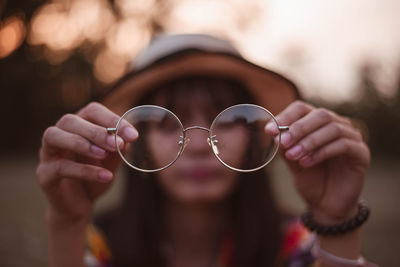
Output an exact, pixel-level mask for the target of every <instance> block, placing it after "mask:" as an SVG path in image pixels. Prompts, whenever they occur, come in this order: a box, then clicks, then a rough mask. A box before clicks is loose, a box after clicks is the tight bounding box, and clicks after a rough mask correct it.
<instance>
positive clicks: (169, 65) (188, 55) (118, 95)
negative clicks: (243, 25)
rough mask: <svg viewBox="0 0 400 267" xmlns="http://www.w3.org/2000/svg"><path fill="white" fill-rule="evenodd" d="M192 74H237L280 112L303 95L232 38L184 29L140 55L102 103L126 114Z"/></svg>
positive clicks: (257, 96) (263, 103)
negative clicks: (162, 87) (255, 60)
mask: <svg viewBox="0 0 400 267" xmlns="http://www.w3.org/2000/svg"><path fill="white" fill-rule="evenodd" d="M187 75H212V76H221V77H227V78H233V79H237V80H239V81H240V82H242V83H243V84H244V85H245V87H246V88H247V89H248V90H249V91H250V94H251V95H252V96H253V97H254V99H255V101H256V104H258V105H261V106H263V107H265V108H266V109H268V110H270V111H271V112H272V113H273V114H275V115H276V114H278V113H279V112H280V111H282V110H283V109H284V108H285V107H286V106H287V105H289V104H290V103H291V102H293V101H294V100H295V99H297V98H299V93H298V90H297V87H296V85H295V84H294V83H293V82H292V81H290V80H289V79H287V78H285V77H284V76H282V75H280V74H278V73H276V72H274V71H272V70H269V69H266V68H263V67H261V66H258V65H256V64H253V63H251V62H249V61H247V60H246V59H244V58H243V57H242V56H241V55H240V54H239V52H238V51H237V50H236V49H235V48H234V47H233V46H232V45H231V44H230V43H229V42H227V41H225V40H221V39H218V38H215V37H212V36H209V35H203V34H179V35H164V36H160V37H157V38H156V39H154V40H153V41H152V42H151V43H150V45H149V46H148V47H147V48H146V49H145V50H144V51H143V52H142V53H141V54H139V56H138V57H137V58H136V60H135V61H134V66H133V70H132V71H131V72H129V73H128V74H126V75H125V76H124V77H123V78H121V79H120V80H119V81H118V82H117V83H116V84H115V85H114V86H113V88H112V90H110V92H109V93H108V94H107V95H106V96H105V97H104V98H103V100H102V103H103V104H104V105H105V106H106V107H108V108H109V109H111V110H112V111H114V112H115V113H117V114H119V115H122V114H123V113H124V112H125V111H127V110H129V109H130V108H132V107H133V106H134V105H136V104H137V103H138V102H139V100H140V99H141V98H142V97H143V95H144V94H146V93H147V92H148V91H149V90H150V89H151V88H153V87H154V86H155V85H158V84H160V83H163V82H165V81H168V80H171V79H174V78H178V77H181V76H187ZM188 90H190V89H188Z"/></svg>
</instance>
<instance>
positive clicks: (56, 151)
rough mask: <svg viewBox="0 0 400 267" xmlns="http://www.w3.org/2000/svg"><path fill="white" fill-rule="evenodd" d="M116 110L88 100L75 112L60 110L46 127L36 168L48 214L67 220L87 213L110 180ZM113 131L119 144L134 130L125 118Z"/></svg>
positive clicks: (115, 157) (113, 167)
mask: <svg viewBox="0 0 400 267" xmlns="http://www.w3.org/2000/svg"><path fill="white" fill-rule="evenodd" d="M118 120H119V116H118V115H116V114H114V113H113V112H111V111H110V110H108V109H107V108H106V107H104V106H103V105H101V104H99V103H95V102H93V103H90V104H88V105H87V106H85V107H84V108H82V109H81V110H80V111H79V112H77V113H76V114H67V115H64V116H63V117H62V118H61V119H60V120H59V121H58V122H57V123H56V125H55V126H51V127H49V128H47V129H46V131H45V132H44V134H43V138H42V146H41V148H40V155H39V156H40V161H39V165H38V167H37V170H36V174H37V178H38V180H39V183H40V186H41V187H42V189H43V191H44V192H45V194H46V196H47V198H48V201H49V210H48V216H50V217H51V219H52V220H56V221H61V222H71V221H76V220H86V219H88V218H89V217H90V213H91V210H92V207H93V203H94V201H95V200H96V199H97V198H98V197H99V196H100V195H101V194H102V193H104V192H105V191H106V190H107V189H108V188H109V187H110V185H111V182H112V181H113V177H114V172H115V171H116V170H117V168H118V167H119V166H120V164H121V159H120V157H119V155H118V153H117V152H116V151H117V149H116V145H115V140H114V135H110V134H108V133H107V129H106V128H111V127H115V125H116V124H117V122H118ZM122 123H125V124H126V125H123V128H122V131H121V132H122V134H121V136H118V137H117V140H118V144H119V147H120V149H121V150H123V149H124V146H125V144H128V143H130V142H132V141H134V140H135V139H136V138H137V136H138V133H137V131H136V129H135V128H133V126H131V125H130V124H128V123H127V122H124V121H123V122H122Z"/></svg>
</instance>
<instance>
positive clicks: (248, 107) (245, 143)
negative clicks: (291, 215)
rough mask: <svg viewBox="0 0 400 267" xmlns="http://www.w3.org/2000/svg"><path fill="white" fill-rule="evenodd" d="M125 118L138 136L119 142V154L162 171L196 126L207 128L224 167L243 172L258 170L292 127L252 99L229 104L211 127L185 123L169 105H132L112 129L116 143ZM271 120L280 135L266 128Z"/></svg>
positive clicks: (142, 167) (145, 167)
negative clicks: (281, 121) (122, 146)
mask: <svg viewBox="0 0 400 267" xmlns="http://www.w3.org/2000/svg"><path fill="white" fill-rule="evenodd" d="M123 121H124V123H122V122H123ZM125 122H128V123H129V124H131V125H132V126H133V127H135V128H136V130H137V131H138V133H139V137H138V139H137V140H135V141H134V142H132V143H129V144H128V145H127V146H126V147H127V148H125V149H124V151H121V150H120V148H119V146H118V145H116V147H117V150H118V153H119V155H120V156H121V158H122V159H123V160H124V162H125V163H126V164H127V165H128V166H130V167H132V168H133V169H135V170H138V171H142V172H156V171H161V170H163V169H165V168H168V167H169V166H171V165H172V164H173V163H174V162H175V161H176V160H177V159H178V158H179V156H180V155H182V153H183V151H184V149H185V147H186V146H187V145H188V144H189V141H190V139H189V137H187V132H188V131H190V130H196V129H197V130H202V131H206V132H207V133H208V136H207V138H205V139H206V140H205V141H206V142H207V143H208V145H209V146H210V147H211V150H212V152H213V153H214V155H215V156H216V158H217V159H218V160H219V161H220V162H221V163H222V164H223V165H224V166H226V167H228V168H229V169H231V170H234V171H239V172H252V171H256V170H259V169H261V168H263V167H265V166H266V165H267V164H268V163H269V162H271V160H272V159H273V158H274V157H275V155H276V153H277V151H278V148H279V145H280V141H281V132H282V131H285V130H288V129H289V127H288V126H279V124H278V122H277V120H276V119H275V117H274V116H273V115H272V113H271V112H270V111H268V110H267V109H265V108H263V107H261V106H257V105H253V104H239V105H235V106H231V107H228V108H226V109H225V110H223V111H222V112H221V113H219V114H218V115H217V116H216V117H215V119H214V120H213V122H212V123H211V126H210V128H205V127H201V126H190V127H187V128H184V126H183V124H182V122H181V121H180V120H179V118H178V117H177V116H176V115H175V114H174V113H172V112H171V111H170V110H168V109H165V108H163V107H159V106H154V105H143V106H137V107H134V108H132V109H130V110H128V111H127V112H126V113H125V114H124V115H122V117H121V118H120V119H119V121H118V122H117V125H116V127H115V128H107V131H108V133H110V134H114V135H115V136H114V137H115V138H114V140H115V142H116V144H117V136H118V135H119V133H120V131H121V130H122V128H123V127H122V125H123V124H125ZM268 123H273V124H274V125H275V127H276V129H278V130H279V134H278V137H277V138H276V137H275V136H273V135H271V134H268V133H267V132H266V131H265V126H266V125H267V124H268ZM125 125H126V124H125ZM275 138H276V140H275Z"/></svg>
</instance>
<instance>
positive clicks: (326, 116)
mask: <svg viewBox="0 0 400 267" xmlns="http://www.w3.org/2000/svg"><path fill="white" fill-rule="evenodd" d="M315 112H316V114H317V115H318V117H319V118H321V119H322V120H324V121H333V114H332V112H331V111H329V110H327V109H326V108H317V109H316V110H315Z"/></svg>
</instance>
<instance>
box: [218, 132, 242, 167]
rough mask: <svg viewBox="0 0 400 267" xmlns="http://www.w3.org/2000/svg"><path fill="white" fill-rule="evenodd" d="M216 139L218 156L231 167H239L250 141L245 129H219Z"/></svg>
mask: <svg viewBox="0 0 400 267" xmlns="http://www.w3.org/2000/svg"><path fill="white" fill-rule="evenodd" d="M217 140H218V143H217V150H218V156H219V158H220V159H221V160H222V161H223V162H224V163H226V164H228V165H229V166H231V167H234V168H241V166H242V164H243V160H245V159H244V156H245V153H246V150H247V147H248V144H249V142H250V140H249V135H248V133H247V131H246V130H245V129H243V128H239V127H238V128H234V129H230V130H226V131H220V132H219V133H218V135H217Z"/></svg>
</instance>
